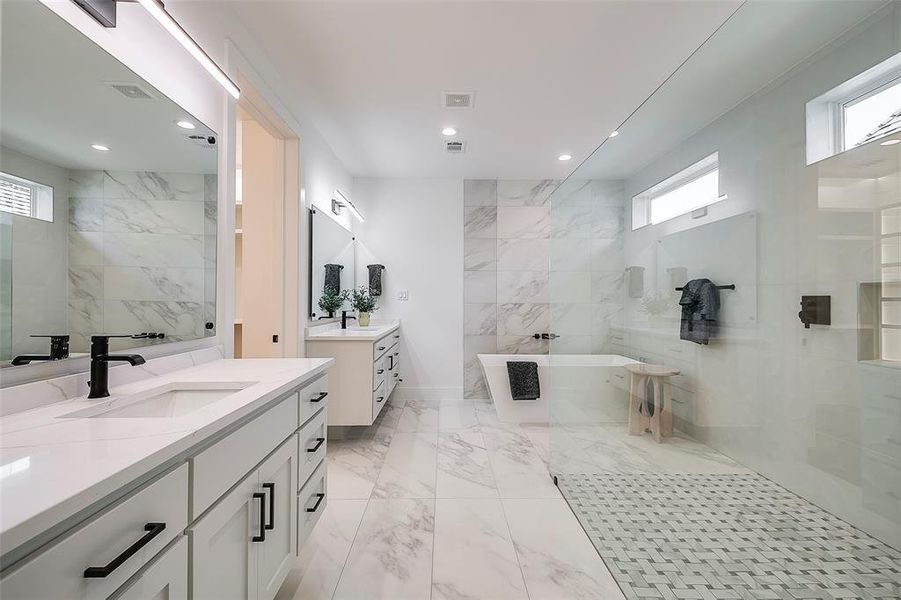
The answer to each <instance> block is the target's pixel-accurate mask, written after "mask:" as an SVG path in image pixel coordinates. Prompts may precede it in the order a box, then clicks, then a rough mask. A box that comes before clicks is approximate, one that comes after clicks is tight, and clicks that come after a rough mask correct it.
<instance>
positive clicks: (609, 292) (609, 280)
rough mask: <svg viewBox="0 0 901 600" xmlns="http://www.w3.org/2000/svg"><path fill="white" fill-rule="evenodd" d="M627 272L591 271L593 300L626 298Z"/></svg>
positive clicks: (620, 299)
mask: <svg viewBox="0 0 901 600" xmlns="http://www.w3.org/2000/svg"><path fill="white" fill-rule="evenodd" d="M624 285H625V273H623V272H622V271H593V272H592V273H591V300H592V301H593V302H602V301H611V302H620V303H621V302H623V301H624V299H625V287H624Z"/></svg>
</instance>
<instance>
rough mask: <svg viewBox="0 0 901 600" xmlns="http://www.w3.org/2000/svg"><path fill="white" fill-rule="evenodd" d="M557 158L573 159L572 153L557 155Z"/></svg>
mask: <svg viewBox="0 0 901 600" xmlns="http://www.w3.org/2000/svg"><path fill="white" fill-rule="evenodd" d="M557 160H572V155H571V154H561V155H560V156H558V157H557Z"/></svg>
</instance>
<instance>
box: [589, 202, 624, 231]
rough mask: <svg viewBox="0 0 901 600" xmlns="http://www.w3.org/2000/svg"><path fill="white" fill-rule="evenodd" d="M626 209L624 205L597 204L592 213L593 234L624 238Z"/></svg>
mask: <svg viewBox="0 0 901 600" xmlns="http://www.w3.org/2000/svg"><path fill="white" fill-rule="evenodd" d="M624 214H625V209H624V208H623V207H622V206H595V207H593V210H592V214H591V236H592V237H593V238H598V239H622V235H623V220H624V218H625V217H624Z"/></svg>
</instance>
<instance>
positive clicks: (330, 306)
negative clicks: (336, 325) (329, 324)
mask: <svg viewBox="0 0 901 600" xmlns="http://www.w3.org/2000/svg"><path fill="white" fill-rule="evenodd" d="M347 296H348V291H347V290H343V291H341V292H338V291H336V290H333V289H332V288H325V291H323V292H322V297H321V298H319V308H320V309H322V310H323V311H325V312H327V313H328V318H329V319H331V318H332V317H334V316H335V312H336V311H338V310H340V309H341V307H342V306H344V302H345V301H347ZM321 318H325V317H321Z"/></svg>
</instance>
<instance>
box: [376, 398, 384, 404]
mask: <svg viewBox="0 0 901 600" xmlns="http://www.w3.org/2000/svg"><path fill="white" fill-rule="evenodd" d="M384 399H385V397H384V396H379V397H378V398H376V399H375V403H376V404H378V403H379V402H381V401H382V400H384Z"/></svg>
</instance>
